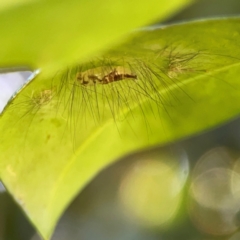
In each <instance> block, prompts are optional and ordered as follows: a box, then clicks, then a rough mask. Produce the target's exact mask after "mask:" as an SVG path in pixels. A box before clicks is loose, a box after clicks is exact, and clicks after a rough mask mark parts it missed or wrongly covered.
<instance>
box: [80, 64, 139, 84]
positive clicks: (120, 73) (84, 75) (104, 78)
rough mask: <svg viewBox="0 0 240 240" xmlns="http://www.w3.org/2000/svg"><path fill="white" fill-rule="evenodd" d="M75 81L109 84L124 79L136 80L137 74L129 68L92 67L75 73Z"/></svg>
mask: <svg viewBox="0 0 240 240" xmlns="http://www.w3.org/2000/svg"><path fill="white" fill-rule="evenodd" d="M76 78H77V81H79V82H80V84H81V85H95V84H109V83H112V82H116V81H121V80H125V79H134V80H137V75H136V74H134V73H132V72H131V71H130V70H129V69H126V68H124V67H120V66H116V67H115V68H108V69H107V68H105V69H100V68H94V69H89V70H86V71H84V72H79V73H77V76H76Z"/></svg>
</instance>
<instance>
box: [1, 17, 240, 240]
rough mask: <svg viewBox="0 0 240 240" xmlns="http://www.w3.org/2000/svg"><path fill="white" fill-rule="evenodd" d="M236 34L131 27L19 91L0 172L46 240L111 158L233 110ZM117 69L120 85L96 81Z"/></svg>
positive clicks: (239, 105)
mask: <svg viewBox="0 0 240 240" xmlns="http://www.w3.org/2000/svg"><path fill="white" fill-rule="evenodd" d="M239 33H240V19H239V18H236V19H234V18H233V19H222V20H210V21H200V22H193V23H188V24H182V25H175V26H169V27H165V28H162V29H157V28H156V29H153V28H152V29H146V30H144V31H139V32H134V33H133V34H132V38H131V40H130V41H129V42H128V43H126V44H124V45H121V46H118V47H117V48H115V49H113V50H111V51H109V52H108V53H107V54H105V55H104V56H102V57H98V58H94V59H93V60H91V61H90V62H86V63H85V64H83V65H81V67H79V66H78V67H73V68H72V69H71V70H68V71H65V72H64V71H63V73H59V74H57V75H56V76H55V77H54V79H53V80H52V81H49V78H45V77H44V76H41V75H39V76H38V78H37V79H36V80H35V81H33V82H32V83H31V84H30V85H29V86H28V87H26V88H25V89H24V90H23V91H22V93H21V94H19V95H18V96H17V97H16V99H15V100H14V101H13V102H12V104H11V105H10V106H9V107H8V109H7V110H6V111H5V114H3V116H2V118H1V121H0V131H1V144H0V153H1V162H0V171H1V172H0V174H1V178H2V180H3V182H4V184H5V185H6V187H7V188H8V190H9V191H10V193H11V194H12V195H13V196H14V198H15V199H16V201H17V202H18V203H19V204H20V206H21V207H22V208H23V209H24V211H25V212H26V214H27V215H28V217H29V218H30V219H31V221H32V222H33V224H34V225H35V226H36V228H37V229H38V230H39V232H40V233H41V234H42V236H43V237H44V238H45V239H49V237H50V235H51V233H52V231H53V228H54V226H55V224H56V221H57V220H58V218H59V216H60V215H61V213H62V212H63V210H64V209H65V208H66V206H67V205H68V204H69V202H70V201H71V200H72V198H73V197H74V196H75V195H76V194H77V193H78V192H79V190H81V189H82V188H83V187H84V186H85V185H86V184H87V183H88V182H89V181H90V180H91V179H92V178H93V177H94V176H95V175H96V174H97V173H98V172H99V171H100V170H101V169H102V168H104V167H106V166H107V165H109V164H110V163H112V162H114V161H116V159H117V158H119V157H121V156H123V155H124V154H128V153H129V152H131V151H135V150H138V149H140V148H145V147H149V146H153V145H156V144H163V143H167V142H171V141H175V140H177V139H180V138H182V137H185V136H188V135H190V134H194V133H198V132H200V131H203V130H205V129H209V128H211V127H214V126H216V125H218V124H220V123H223V122H225V121H227V120H229V119H230V118H233V117H236V116H237V115H238V114H239V111H240V110H239V109H240V101H239V97H240V92H239V85H240V83H239V74H240V58H239V56H240V48H239V46H238V45H239V41H240V34H239ZM114 69H116V71H118V73H116V72H115V75H114V76H115V80H119V81H116V82H113V83H109V84H101V80H104V79H105V80H106V79H108V80H109V79H110V77H111V76H113V73H114ZM79 72H81V74H79ZM110 73H111V74H110ZM77 76H78V77H79V78H78V79H77ZM121 76H124V78H125V79H121V78H122V77H121ZM135 78H137V79H135ZM83 80H84V82H86V84H85V85H82V84H83V83H84V82H83ZM93 81H96V82H97V84H93Z"/></svg>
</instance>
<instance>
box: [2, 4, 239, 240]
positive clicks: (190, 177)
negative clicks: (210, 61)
mask: <svg viewBox="0 0 240 240" xmlns="http://www.w3.org/2000/svg"><path fill="white" fill-rule="evenodd" d="M239 13H240V1H239V0H201V1H198V2H196V3H195V4H193V5H192V6H189V7H188V8H186V9H184V10H183V11H182V12H179V13H178V14H177V15H175V16H172V18H170V19H167V20H166V21H165V22H164V24H168V23H176V22H181V21H189V20H194V19H204V18H212V17H227V16H234V15H239ZM239 126H240V120H239V119H235V120H234V121H232V122H231V123H228V124H226V125H224V126H221V127H219V128H218V129H215V130H212V131H210V132H207V133H203V134H201V135H199V136H194V137H191V138H189V139H185V140H183V141H180V142H177V143H173V144H170V145H168V146H163V147H156V148H154V149H146V150H143V151H141V152H138V153H133V154H131V155H129V156H126V157H124V158H123V159H121V160H120V161H118V162H116V163H115V164H114V165H112V166H110V167H108V168H107V169H105V170H104V171H102V172H101V173H100V174H99V175H98V176H97V177H96V178H95V179H93V181H92V182H91V183H90V184H89V185H88V186H87V187H86V188H85V189H84V190H83V191H82V192H81V194H79V196H77V197H76V198H75V200H74V201H73V202H72V204H71V205H70V206H69V207H68V209H67V210H66V211H65V214H64V215H63V216H62V218H61V220H60V221H59V223H58V225H57V228H56V231H55V233H54V235H53V238H52V239H53V240H55V239H56V240H66V239H72V240H75V239H81V240H95V239H98V240H129V239H131V240H135V239H136V240H155V239H164V240H165V239H166V240H170V239H173V240H174V239H181V240H182V239H183V240H184V239H187V240H188V239H194V240H195V239H199V240H205V239H208V240H210V239H228V240H235V239H240V233H239V232H238V231H239V227H240V127H239ZM15 239H16V240H18V239H24V240H37V239H40V238H39V236H38V235H37V233H35V230H34V228H33V227H32V226H31V224H30V223H29V222H28V220H27V219H26V217H25V216H24V214H23V213H22V211H21V210H20V209H19V207H18V206H17V205H16V204H15V203H14V201H13V200H12V198H11V196H9V195H8V193H6V192H2V193H0V240H15Z"/></svg>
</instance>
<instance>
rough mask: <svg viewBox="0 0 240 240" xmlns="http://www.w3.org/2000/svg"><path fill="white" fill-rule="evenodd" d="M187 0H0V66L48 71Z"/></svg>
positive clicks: (91, 50)
mask: <svg viewBox="0 0 240 240" xmlns="http://www.w3.org/2000/svg"><path fill="white" fill-rule="evenodd" d="M191 1H192V0H171V1H166V0H149V1H145V0H138V1H137V0H133V1H128V0H115V1H112V0H104V1H102V0H87V1H86V0H85V1H84V0H82V1H79V0H72V1H58V0H41V1H30V0H28V1H24V0H21V1H20V2H19V3H18V5H17V6H16V5H14V4H13V3H12V4H11V2H9V3H8V4H6V3H5V2H7V1H2V3H0V10H2V11H1V12H0V28H1V36H2V37H1V38H0V45H1V49H0V56H2V57H1V59H0V65H1V66H2V67H9V66H19V65H21V66H23V65H24V66H25V65H26V66H30V67H32V68H34V69H36V68H41V69H42V70H43V73H44V74H45V76H47V75H48V76H50V75H51V74H53V73H54V72H56V71H58V70H59V69H61V68H62V67H66V66H67V65H69V64H72V63H74V62H77V61H80V60H84V59H86V58H88V57H89V56H90V55H92V54H94V53H95V52H96V51H100V50H101V51H102V50H104V48H105V49H106V47H108V48H109V46H110V44H113V43H114V42H115V43H116V42H117V41H119V39H120V38H123V37H126V34H127V33H129V31H131V30H132V29H134V28H136V27H140V26H142V25H145V24H146V23H150V22H152V21H156V20H158V21H159V20H161V19H163V18H166V17H167V16H169V14H172V13H173V12H174V11H176V10H178V9H179V8H181V7H183V6H184V5H186V4H187V3H189V2H191Z"/></svg>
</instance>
